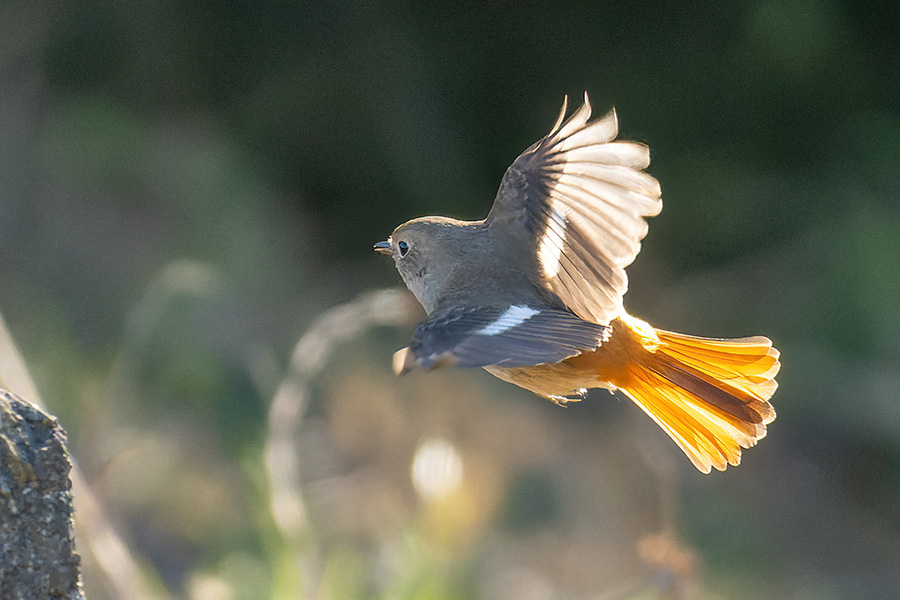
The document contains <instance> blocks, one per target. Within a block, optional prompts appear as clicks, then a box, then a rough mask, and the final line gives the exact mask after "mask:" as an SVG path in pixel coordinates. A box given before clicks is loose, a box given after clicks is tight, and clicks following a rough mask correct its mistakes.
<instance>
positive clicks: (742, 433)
mask: <svg viewBox="0 0 900 600" xmlns="http://www.w3.org/2000/svg"><path fill="white" fill-rule="evenodd" d="M629 321H630V322H629V323H628V325H629V329H630V331H629V333H631V334H633V337H632V336H629V337H632V339H635V338H637V339H638V340H640V341H641V344H642V346H643V347H644V350H645V351H643V352H636V353H629V354H630V355H631V359H632V360H629V361H628V362H627V364H626V365H625V366H624V368H623V369H622V370H621V371H619V373H618V376H617V377H615V379H617V380H618V381H616V382H615V383H616V387H618V388H619V389H621V390H622V391H623V392H624V393H625V394H626V395H627V396H628V397H629V398H631V399H632V400H633V401H634V402H635V403H636V404H637V405H638V406H640V407H641V408H642V409H643V410H644V412H646V413H647V414H648V415H650V417H651V418H652V419H653V420H654V421H656V423H657V424H659V426H660V427H662V428H663V430H664V431H665V432H666V433H667V434H669V436H670V437H671V438H672V439H673V440H675V443H676V444H678V446H679V447H680V448H681V449H682V450H683V451H684V453H685V454H687V456H688V458H690V459H691V462H693V463H694V466H696V467H697V468H698V469H700V470H701V471H703V472H704V473H709V471H710V468H711V467H715V468H716V469H718V470H720V471H724V470H725V467H726V466H727V465H735V466H736V465H738V464H739V463H740V461H741V448H750V447H751V446H754V445H756V442H757V441H758V440H760V439H762V438H763V437H765V435H766V425H767V424H768V423H771V422H772V421H773V420H774V419H775V410H774V409H773V408H772V405H771V404H769V402H768V400H769V398H770V397H771V396H772V394H773V393H775V388H776V387H777V386H778V384H777V383H776V382H775V379H774V378H775V375H776V373H778V369H779V367H780V363H779V362H778V356H779V353H778V350H776V349H775V348H773V347H772V342H771V341H770V340H769V339H768V338H765V337H761V336H760V337H749V338H740V339H728V340H723V339H711V338H701V337H693V336H688V335H683V334H680V333H673V332H670V331H662V330H654V329H653V328H652V327H651V326H650V325H648V324H646V323H644V322H643V321H638V320H637V319H630V318H629Z"/></svg>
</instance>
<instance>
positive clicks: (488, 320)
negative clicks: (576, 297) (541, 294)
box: [394, 304, 606, 373]
mask: <svg viewBox="0 0 900 600" xmlns="http://www.w3.org/2000/svg"><path fill="white" fill-rule="evenodd" d="M605 332H606V327H604V326H602V325H597V324H596V323H589V322H587V321H583V320H582V319H579V318H578V317H576V316H575V315H573V314H572V313H570V312H567V311H564V310H558V309H551V308H543V307H532V306H528V305H526V304H518V305H511V306H499V307H482V306H479V307H451V308H448V309H447V310H442V309H441V308H440V307H439V308H438V309H436V310H435V311H434V312H433V313H431V315H429V317H428V319H427V320H426V321H425V322H424V323H422V324H421V325H419V327H418V328H416V332H415V334H414V335H413V341H412V343H411V344H410V346H409V348H404V349H403V350H401V351H400V352H398V353H397V355H396V356H395V359H394V368H395V370H396V371H397V372H398V373H404V372H406V371H408V370H409V369H411V368H413V367H417V366H418V367H424V368H426V369H431V368H435V367H449V366H457V367H483V366H486V365H502V366H504V367H527V366H533V365H539V364H544V363H556V362H559V361H561V360H564V359H566V358H569V357H570V356H575V355H576V354H580V353H581V352H584V351H585V350H593V349H594V348H596V347H597V346H599V345H600V342H601V340H602V339H603V336H604V334H605Z"/></svg>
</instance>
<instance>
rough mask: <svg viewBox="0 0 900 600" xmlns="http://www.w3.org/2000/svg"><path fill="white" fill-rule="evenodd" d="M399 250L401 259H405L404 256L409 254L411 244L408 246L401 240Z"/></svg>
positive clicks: (398, 244) (398, 245) (398, 243)
mask: <svg viewBox="0 0 900 600" xmlns="http://www.w3.org/2000/svg"><path fill="white" fill-rule="evenodd" d="M397 249H398V250H400V258H403V257H404V256H406V254H407V252H409V244H407V243H406V242H404V241H403V240H400V241H399V242H397Z"/></svg>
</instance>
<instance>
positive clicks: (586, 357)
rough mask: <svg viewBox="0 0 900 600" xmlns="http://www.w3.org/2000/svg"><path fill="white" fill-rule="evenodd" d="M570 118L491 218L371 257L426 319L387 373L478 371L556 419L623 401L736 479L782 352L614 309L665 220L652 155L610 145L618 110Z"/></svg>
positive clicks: (443, 223) (506, 180) (436, 221)
mask: <svg viewBox="0 0 900 600" xmlns="http://www.w3.org/2000/svg"><path fill="white" fill-rule="evenodd" d="M565 117H566V103H565V102H564V103H563V107H562V110H561V111H560V113H559V117H558V118H557V120H556V122H555V123H554V125H553V127H552V128H551V130H550V133H549V134H547V135H546V136H545V137H544V138H542V139H541V140H539V141H538V142H536V143H535V144H533V145H532V146H531V147H529V148H528V149H527V150H525V152H523V153H522V154H521V155H520V156H519V157H518V158H517V159H516V160H515V162H513V164H512V165H511V166H510V167H509V169H507V171H506V174H505V175H504V176H503V179H502V181H501V183H500V189H499V191H498V192H497V196H496V198H495V200H494V204H493V206H492V207H491V210H490V212H489V213H488V216H487V218H485V219H483V220H481V221H459V220H456V219H451V218H447V217H422V218H417V219H413V220H411V221H408V222H406V223H404V224H403V225H400V226H399V227H397V229H395V230H394V232H393V233H392V234H391V236H390V238H388V240H387V241H383V242H378V243H377V244H375V250H376V251H378V252H380V253H382V254H386V255H389V256H391V257H393V259H394V263H395V266H396V267H397V270H398V271H399V272H400V275H401V277H402V278H403V281H404V282H405V283H406V285H407V287H408V288H409V289H410V291H412V293H413V294H414V295H415V297H416V299H417V300H418V301H419V303H420V304H421V305H422V307H423V308H424V309H425V311H426V313H427V315H428V316H427V318H426V319H425V321H424V322H423V323H422V324H421V325H419V326H418V327H417V328H416V330H415V333H414V334H413V339H412V342H411V344H410V345H409V347H407V348H404V349H402V350H400V351H398V352H397V353H396V354H395V355H394V369H395V371H396V372H397V373H398V374H403V373H406V372H408V371H410V370H411V369H414V368H424V369H434V368H438V367H450V366H456V367H483V368H484V369H485V370H486V371H488V372H489V373H491V374H492V375H494V376H496V377H499V378H500V379H502V380H504V381H508V382H510V383H513V384H515V385H517V386H519V387H522V388H525V389H526V390H530V391H531V392H534V393H535V394H538V395H540V396H544V397H546V398H549V399H550V400H552V401H554V402H556V403H558V404H565V403H566V402H570V401H573V400H579V399H582V398H583V397H584V395H585V393H586V391H587V389H589V388H605V389H608V390H611V391H614V390H620V391H621V392H623V393H624V394H625V395H626V396H628V397H629V398H630V399H631V400H633V401H634V403H635V404H637V405H638V406H639V407H640V408H641V409H642V410H643V411H644V412H645V413H647V414H648V415H649V416H650V417H651V418H652V419H653V420H654V421H655V422H656V423H657V424H658V425H659V426H660V427H662V429H663V430H664V431H665V432H666V433H667V434H668V435H669V436H670V437H671V438H672V439H673V440H674V441H675V443H676V444H677V445H678V446H679V448H681V449H682V450H683V451H684V453H685V454H686V455H687V457H688V458H689V459H690V460H691V462H692V463H693V464H694V466H695V467H697V469H699V470H700V471H702V472H704V473H709V472H710V469H711V468H715V469H718V470H720V471H722V470H725V468H726V466H727V465H734V466H736V465H738V464H740V460H741V449H742V448H750V447H751V446H754V445H755V444H756V442H757V441H758V440H760V439H762V438H763V437H764V436H765V435H766V425H768V424H769V423H771V422H772V421H773V420H774V419H775V410H774V409H773V408H772V405H771V404H770V403H769V398H771V396H772V394H773V393H774V392H775V388H776V387H777V383H776V382H775V375H776V374H777V373H778V369H779V367H780V363H779V360H778V359H779V353H778V351H777V350H776V349H775V348H774V347H773V346H772V342H771V341H770V340H769V339H768V338H765V337H762V336H756V337H746V338H737V339H715V338H703V337H695V336H690V335H684V334H680V333H674V332H671V331H665V330H662V329H656V328H654V327H652V326H651V325H650V324H648V323H646V322H644V321H642V320H640V319H637V318H635V317H632V316H631V315H629V314H628V313H627V312H626V311H625V308H624V306H623V302H622V299H623V296H624V294H625V290H626V288H627V284H628V280H627V277H626V275H625V267H627V266H628V265H629V264H631V262H632V261H633V260H634V258H635V257H636V256H637V254H638V252H639V251H640V247H641V240H642V239H643V238H644V236H645V235H646V234H647V222H646V221H645V219H644V218H645V217H652V216H656V215H658V214H659V212H660V210H662V200H661V194H660V187H659V182H658V181H657V180H656V179H655V178H654V177H652V176H651V175H649V174H647V173H645V172H644V169H646V168H647V167H648V166H649V164H650V151H649V148H648V147H647V146H646V145H644V144H640V143H635V142H625V141H617V140H616V136H617V135H618V121H617V118H616V113H615V111H614V110H612V111H610V112H609V113H608V114H607V115H606V116H604V117H603V118H601V119H595V120H591V105H590V101H589V99H588V95H587V93H585V95H584V104H583V105H582V106H581V107H580V108H579V109H578V110H577V111H575V113H574V114H572V115H571V116H570V117H569V118H568V119H566V118H565Z"/></svg>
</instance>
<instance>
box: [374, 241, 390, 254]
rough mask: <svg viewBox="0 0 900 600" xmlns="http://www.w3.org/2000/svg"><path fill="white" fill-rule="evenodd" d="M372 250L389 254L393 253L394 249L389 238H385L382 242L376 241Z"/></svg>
mask: <svg viewBox="0 0 900 600" xmlns="http://www.w3.org/2000/svg"><path fill="white" fill-rule="evenodd" d="M374 250H375V252H378V253H379V254H386V255H388V256H391V255H393V254H394V249H393V248H392V247H391V241H390V240H387V241H384V242H378V243H377V244H375V248H374Z"/></svg>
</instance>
